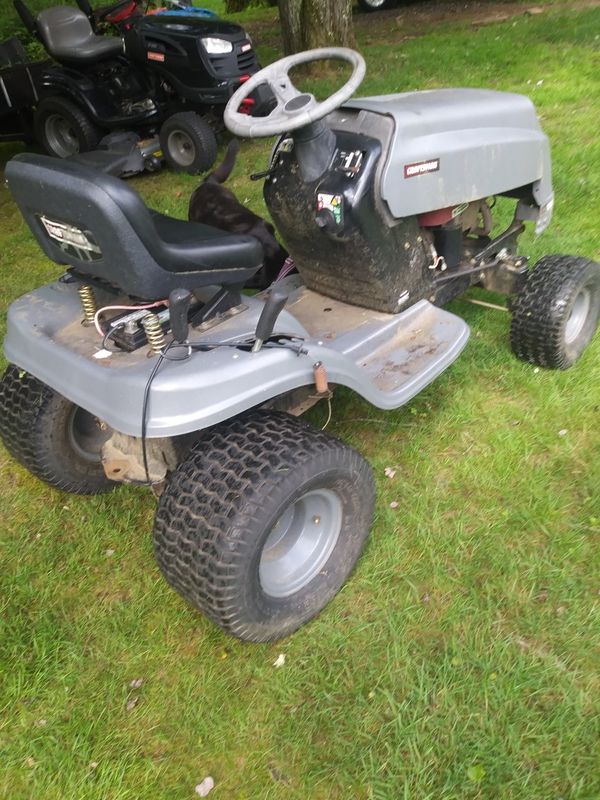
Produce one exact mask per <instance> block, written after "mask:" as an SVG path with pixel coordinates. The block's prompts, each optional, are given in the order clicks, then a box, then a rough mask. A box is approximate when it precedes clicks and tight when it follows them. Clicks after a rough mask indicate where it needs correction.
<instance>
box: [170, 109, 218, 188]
mask: <svg viewBox="0 0 600 800" xmlns="http://www.w3.org/2000/svg"><path fill="white" fill-rule="evenodd" d="M159 138H160V146H161V149H162V152H163V156H164V158H165V161H166V162H167V164H168V165H169V167H170V168H171V169H172V170H174V171H175V172H187V173H189V174H190V175H196V174H198V173H199V172H206V171H207V170H209V169H210V168H211V167H212V165H213V164H214V163H215V159H216V157H217V139H216V136H215V134H214V131H213V129H212V128H211V126H210V125H209V124H208V122H207V121H206V120H205V119H203V118H202V117H201V116H200V115H199V114H196V113H195V112H194V111H181V112H179V113H178V114H173V116H171V117H169V118H168V119H167V120H166V121H165V122H164V123H163V125H162V127H161V129H160V135H159Z"/></svg>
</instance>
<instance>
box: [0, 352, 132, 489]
mask: <svg viewBox="0 0 600 800" xmlns="http://www.w3.org/2000/svg"><path fill="white" fill-rule="evenodd" d="M110 434H111V431H110V429H109V428H107V427H105V426H104V425H103V424H102V423H101V422H100V421H99V420H98V419H97V418H96V417H94V416H93V415H92V414H90V413H89V412H88V411H85V410H84V409H83V408H80V407H79V406H76V405H75V404H74V403H71V402H70V400H67V398H66V397H63V396H62V395H60V394H58V393H57V392H55V391H54V390H53V389H51V388H50V387H49V386H46V384H44V383H41V382H40V381H38V380H37V379H36V378H34V377H33V376H32V375H29V374H28V373H26V372H23V371H22V370H20V369H19V368H18V367H15V366H14V365H12V364H11V365H10V366H9V367H8V368H7V370H6V372H5V373H4V376H3V378H2V380H1V381H0V437H1V438H2V441H3V442H4V445H5V447H6V449H7V450H8V452H9V453H10V454H11V455H12V456H13V458H15V459H16V460H17V461H18V462H19V463H20V464H21V465H22V466H24V467H25V468H26V469H28V470H29V472H31V473H32V474H33V475H35V476H36V477H38V478H40V479H41V480H43V481H45V482H46V483H48V484H50V486H54V487H55V488H57V489H62V491H64V492H71V493H73V494H98V493H100V492H107V491H109V490H111V489H113V488H114V486H115V485H116V484H115V483H114V482H113V481H111V480H109V479H108V478H107V477H106V475H105V474H104V469H103V468H102V461H101V449H102V445H103V444H104V442H105V441H106V439H108V437H109V436H110Z"/></svg>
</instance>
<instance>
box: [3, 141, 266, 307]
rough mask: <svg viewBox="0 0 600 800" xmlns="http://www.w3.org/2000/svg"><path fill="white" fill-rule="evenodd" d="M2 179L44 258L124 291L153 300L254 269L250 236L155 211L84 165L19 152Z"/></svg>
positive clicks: (235, 280) (257, 248)
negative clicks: (180, 289)
mask: <svg viewBox="0 0 600 800" xmlns="http://www.w3.org/2000/svg"><path fill="white" fill-rule="evenodd" d="M6 178H7V180H8V185H9V188H10V190H11V193H12V195H13V197H14V199H15V201H16V203H17V205H18V206H19V209H20V210H21V213H22V214H23V216H24V218H25V220H26V221H27V223H28V225H29V227H30V228H31V230H32V232H33V234H34V236H35V237H36V239H37V240H38V242H39V244H40V246H41V248H42V250H43V251H44V252H45V253H46V255H47V256H48V257H49V258H51V259H52V260H53V261H55V262H56V263H57V264H68V265H69V266H71V267H73V268H74V269H75V270H76V271H77V273H79V274H81V275H83V276H89V277H92V278H99V279H101V280H103V281H105V282H107V283H109V284H111V285H113V286H116V287H118V288H119V289H120V290H121V291H123V292H125V293H126V294H128V295H131V296H134V297H139V298H143V299H152V300H156V299H159V298H163V297H167V295H168V294H169V293H170V292H171V290H172V289H176V288H185V289H196V288H199V287H201V286H208V285H213V284H222V285H241V284H243V283H244V282H245V281H247V280H248V279H249V278H251V277H252V276H253V275H254V273H255V272H257V271H258V269H260V267H261V266H262V259H263V251H262V246H261V244H260V242H259V241H258V239H256V238H254V237H253V236H242V235H238V234H228V233H224V232H223V231H220V230H218V229H217V228H212V227H210V226H208V225H200V224H199V223H197V222H184V221H183V220H178V219H174V218H173V217H168V216H166V215H164V214H159V213H158V212H157V211H152V210H151V209H149V208H148V207H147V206H146V205H145V204H144V203H143V202H142V199H141V198H140V196H139V195H138V194H137V193H136V192H134V190H133V189H131V188H130V187H129V186H128V185H127V184H126V183H125V182H124V181H122V180H119V179H118V178H115V177H113V176H112V175H107V174H105V173H103V172H99V171H97V170H94V169H91V168H90V167H88V166H84V165H82V164H79V163H76V162H72V161H60V160H58V159H56V158H50V157H49V156H41V155H33V154H31V153H21V154H20V155H18V156H15V158H13V159H12V160H11V161H9V162H8V164H7V165H6Z"/></svg>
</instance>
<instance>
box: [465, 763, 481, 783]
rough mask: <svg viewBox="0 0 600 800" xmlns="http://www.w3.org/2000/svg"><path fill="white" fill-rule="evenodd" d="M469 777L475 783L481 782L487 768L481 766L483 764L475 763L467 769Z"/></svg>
mask: <svg viewBox="0 0 600 800" xmlns="http://www.w3.org/2000/svg"><path fill="white" fill-rule="evenodd" d="M467 777H468V778H469V780H470V781H473V783H481V781H482V780H483V779H484V778H485V769H484V768H483V767H482V766H481V764H473V765H472V766H471V767H469V769H468V770H467Z"/></svg>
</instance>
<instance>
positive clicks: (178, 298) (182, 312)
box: [169, 289, 192, 342]
mask: <svg viewBox="0 0 600 800" xmlns="http://www.w3.org/2000/svg"><path fill="white" fill-rule="evenodd" d="M191 301H192V293H191V292H190V291H188V290H187V289H173V291H172V292H171V294H170V295H169V320H170V323H171V333H172V334H173V338H174V339H175V341H176V342H185V341H187V338H188V332H189V329H190V325H189V322H188V311H189V309H190V303H191Z"/></svg>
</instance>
